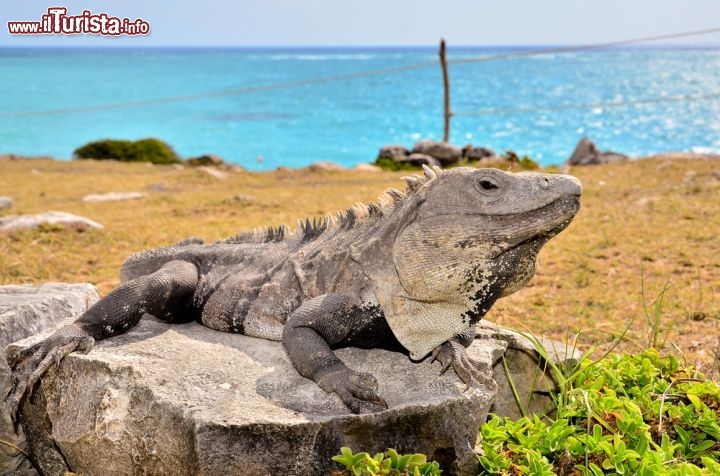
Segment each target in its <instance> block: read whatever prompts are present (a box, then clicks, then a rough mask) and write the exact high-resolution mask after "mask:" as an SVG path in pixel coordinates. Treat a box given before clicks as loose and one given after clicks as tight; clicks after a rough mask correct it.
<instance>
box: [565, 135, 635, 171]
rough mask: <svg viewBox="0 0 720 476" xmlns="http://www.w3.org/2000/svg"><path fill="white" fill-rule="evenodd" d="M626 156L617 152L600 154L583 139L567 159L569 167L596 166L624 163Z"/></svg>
mask: <svg viewBox="0 0 720 476" xmlns="http://www.w3.org/2000/svg"><path fill="white" fill-rule="evenodd" d="M626 160H628V156H627V155H625V154H620V153H617V152H610V151H607V152H601V151H600V150H598V148H597V146H596V145H595V143H594V142H593V141H591V140H590V139H588V138H587V137H583V138H582V139H580V141H579V142H578V144H577V146H575V150H574V151H573V153H572V155H571V156H570V158H569V159H568V164H569V165H598V164H611V163H617V162H625V161H626Z"/></svg>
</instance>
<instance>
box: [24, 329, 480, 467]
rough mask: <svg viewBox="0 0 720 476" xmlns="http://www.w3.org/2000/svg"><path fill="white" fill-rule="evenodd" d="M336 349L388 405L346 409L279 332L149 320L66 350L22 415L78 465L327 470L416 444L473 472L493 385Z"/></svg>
mask: <svg viewBox="0 0 720 476" xmlns="http://www.w3.org/2000/svg"><path fill="white" fill-rule="evenodd" d="M28 343H29V342H23V343H22V344H23V345H27V344H28ZM488 343H489V344H490V345H494V344H492V342H490V341H488V342H486V344H488ZM337 353H338V356H339V357H340V358H341V359H342V360H343V361H345V362H346V363H347V364H348V365H349V366H350V367H351V368H354V369H355V370H358V371H364V372H371V373H372V374H373V375H375V376H376V377H377V379H378V382H379V391H380V394H381V395H382V396H383V397H384V398H385V399H386V401H387V402H388V404H389V406H390V409H389V410H387V411H385V412H382V413H377V414H370V415H353V414H350V413H349V411H348V410H347V408H345V407H344V405H343V404H342V402H341V401H340V400H339V399H338V398H337V397H336V396H334V395H329V394H326V393H325V392H323V391H322V390H320V388H318V387H317V386H316V385H315V384H314V383H313V382H312V381H310V380H307V379H304V378H303V377H301V376H300V375H299V374H298V373H297V371H296V370H295V369H294V368H293V367H292V365H291V364H290V362H289V361H288V359H287V357H286V355H285V352H284V351H283V348H282V344H280V343H278V342H271V341H266V340H262V339H254V338H251V337H246V336H242V335H238V334H226V333H221V332H216V331H213V330H210V329H207V328H205V327H202V326H201V325H199V324H195V323H190V324H181V325H168V324H165V323H161V322H159V321H156V320H154V319H148V318H145V319H143V320H142V321H141V323H140V324H139V326H138V327H137V328H135V329H134V330H133V331H131V332H129V333H128V334H125V335H123V336H119V337H116V338H113V339H110V340H107V341H103V342H98V343H97V344H96V346H95V348H94V349H93V350H92V352H90V354H88V355H78V354H71V355H70V356H68V357H66V358H65V359H64V360H63V362H62V363H61V365H60V366H59V368H57V369H53V370H51V371H49V372H48V374H47V375H46V376H45V378H44V379H43V381H42V385H41V386H40V387H39V392H42V395H40V396H38V397H37V398H35V399H34V400H33V401H31V402H27V403H25V405H24V407H23V417H24V419H25V421H26V422H28V426H29V431H30V432H31V433H32V434H33V435H36V438H35V440H34V441H38V442H40V446H39V447H35V448H34V450H35V453H36V454H42V455H43V457H44V458H46V459H50V458H51V455H52V454H54V453H57V449H56V448H59V450H60V451H61V452H62V455H63V457H64V459H65V461H67V463H68V467H67V468H65V469H67V470H72V471H74V472H77V473H82V474H108V475H111V474H134V473H152V474H173V475H175V474H177V475H182V474H258V475H261V474H294V475H317V474H329V473H330V472H331V471H332V469H333V468H337V467H336V466H335V464H334V463H332V461H331V460H330V458H331V457H332V456H333V455H334V454H337V452H338V451H339V449H340V447H341V446H349V447H351V448H353V449H355V450H356V451H361V450H362V451H369V452H371V453H372V452H377V451H382V450H384V449H386V448H388V447H393V448H396V449H397V450H398V451H400V452H422V453H425V454H427V455H428V457H430V458H433V459H436V460H438V461H440V462H441V464H442V466H443V467H444V468H447V470H448V472H451V470H452V472H455V473H456V474H460V475H470V474H473V475H474V474H477V469H478V468H477V457H476V455H475V453H474V452H473V447H474V444H475V441H476V437H477V432H478V429H479V426H480V424H481V423H482V422H483V421H484V420H485V418H486V415H487V410H488V408H489V405H490V402H491V400H492V396H493V395H492V393H491V392H489V391H488V390H487V389H486V388H485V387H476V388H471V389H470V390H468V391H464V390H465V385H464V384H463V383H462V382H461V381H460V380H459V379H458V378H457V376H455V375H454V374H452V372H447V373H446V374H444V375H442V376H440V375H439V373H440V365H439V363H438V362H435V363H432V364H431V363H430V362H429V359H427V360H425V361H423V362H421V363H413V362H411V361H410V360H409V359H408V358H407V356H405V355H403V354H400V353H396V352H389V351H385V350H381V349H371V350H365V349H355V348H349V349H341V350H339V351H338V352H337ZM31 422H33V423H31ZM43 445H44V446H43ZM52 468H54V469H52V470H57V468H56V467H54V466H53V467H52ZM453 468H454V469H453Z"/></svg>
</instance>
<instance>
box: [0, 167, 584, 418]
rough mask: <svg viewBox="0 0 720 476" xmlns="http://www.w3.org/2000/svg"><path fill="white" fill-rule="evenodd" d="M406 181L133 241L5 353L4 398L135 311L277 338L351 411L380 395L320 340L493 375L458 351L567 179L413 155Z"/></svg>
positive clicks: (13, 397)
mask: <svg viewBox="0 0 720 476" xmlns="http://www.w3.org/2000/svg"><path fill="white" fill-rule="evenodd" d="M405 181H406V183H407V187H406V190H405V192H404V193H403V192H399V191H397V190H393V189H391V190H388V191H387V192H385V194H383V195H382V196H381V197H380V199H379V201H378V203H372V204H370V205H362V204H357V205H356V206H354V207H352V208H350V209H348V210H346V211H344V212H342V213H338V214H336V215H333V216H329V217H327V218H325V219H321V220H319V221H318V220H315V221H313V222H310V221H308V220H306V221H301V222H300V224H299V225H298V227H297V229H296V231H295V232H294V233H290V232H289V231H288V230H287V229H286V228H284V227H280V228H267V229H264V230H256V231H253V232H249V233H245V234H241V235H239V236H237V237H235V238H231V239H229V240H226V241H222V242H217V243H213V244H207V245H206V244H203V243H202V241H201V240H199V239H188V240H184V241H182V242H179V243H177V244H175V245H173V246H169V247H167V248H160V249H156V250H148V251H143V252H141V253H137V254H135V255H133V256H131V257H130V258H128V260H127V261H126V262H125V263H124V265H123V267H122V270H121V285H120V287H118V288H117V289H115V290H114V291H112V292H111V293H110V294H108V295H107V296H106V297H105V298H103V299H102V300H101V301H99V302H98V303H97V304H96V305H95V306H93V307H92V308H91V309H89V310H88V311H87V312H86V313H85V314H83V315H82V316H81V317H80V318H79V319H78V320H77V321H76V322H75V323H73V324H72V325H70V326H66V327H64V328H62V329H60V330H59V331H57V332H56V333H55V334H53V335H52V336H50V337H48V338H47V339H46V340H44V341H42V342H40V343H38V344H36V345H34V346H32V347H29V348H27V349H24V350H22V351H19V352H17V353H13V354H12V355H8V362H9V363H10V365H11V366H12V367H13V375H14V386H13V389H12V390H11V393H10V395H9V397H8V398H9V400H10V402H11V406H12V407H13V408H14V409H17V407H18V405H19V404H20V401H21V400H22V398H24V396H25V395H26V393H28V389H31V388H32V386H33V385H34V384H35V382H36V381H37V380H38V379H39V378H40V377H41V376H42V374H43V373H44V372H45V371H46V370H47V369H48V368H49V366H50V365H51V364H52V363H53V362H55V361H59V360H60V359H61V358H62V357H63V356H65V355H67V354H68V353H70V352H73V351H75V350H80V351H89V350H90V349H91V348H92V345H93V343H94V341H95V340H99V339H105V338H109V337H112V336H115V335H118V334H120V333H123V332H126V331H127V330H129V329H130V328H132V327H133V326H134V325H136V324H137V322H138V321H139V320H140V318H141V316H142V315H143V314H144V313H149V314H152V315H155V316H157V317H159V318H161V319H164V320H167V321H168V322H187V321H189V320H193V319H196V320H199V321H200V322H202V324H203V325H205V326H207V327H210V328H213V329H216V330H219V331H224V332H235V333H242V334H246V335H249V336H253V337H259V338H264V339H272V340H281V341H282V342H283V344H284V347H285V349H286V351H287V353H288V356H289V357H290V360H291V361H292V363H293V365H294V366H295V368H296V369H297V370H298V372H300V374H302V375H303V376H305V377H307V378H310V379H312V380H314V381H315V382H316V383H317V384H318V385H319V386H320V387H321V388H323V389H324V390H325V391H327V392H334V393H336V394H337V395H338V396H339V397H340V398H341V399H342V400H343V402H344V403H345V404H346V405H347V406H348V407H349V408H350V409H351V410H352V411H354V412H356V413H362V412H372V411H379V410H382V409H384V408H386V407H387V405H386V404H385V402H384V400H383V399H382V398H381V397H380V396H379V395H378V394H377V383H376V381H375V379H374V378H373V377H372V376H371V375H369V374H362V373H358V372H355V371H353V370H351V369H350V368H348V367H347V366H346V365H345V364H344V363H343V362H341V361H340V360H339V359H338V358H337V357H336V356H335V354H334V353H333V351H332V349H333V348H337V347H342V346H349V345H352V346H359V347H366V348H374V347H383V348H389V349H395V350H399V351H405V352H407V353H409V355H410V357H411V358H412V359H414V360H419V359H422V358H424V357H426V356H427V355H428V354H432V356H433V357H434V358H437V359H439V360H440V361H441V362H442V364H443V367H444V369H447V368H450V367H452V368H453V369H454V370H455V371H456V372H457V374H458V375H459V376H460V377H461V378H462V380H463V381H465V382H466V383H468V384H472V383H484V384H488V385H492V380H491V379H490V375H489V369H486V368H482V367H481V366H480V365H479V364H477V363H475V362H472V361H471V360H469V359H468V358H467V356H466V354H465V347H467V346H468V345H470V343H471V342H472V338H473V336H474V330H473V324H475V323H476V322H477V321H478V320H480V319H481V318H482V317H483V316H484V315H485V313H487V311H488V310H489V309H490V307H491V306H492V305H493V303H494V302H495V301H496V300H497V299H499V298H501V297H503V296H506V295H508V294H510V293H512V292H515V291H516V290H518V289H520V288H521V287H522V286H523V285H524V284H525V283H526V282H527V281H528V280H529V279H530V278H531V277H532V275H533V273H534V270H535V260H536V257H537V253H538V252H539V250H540V248H541V247H542V246H543V245H544V244H545V243H546V242H547V241H548V240H549V239H550V238H552V237H553V236H555V235H556V234H557V233H559V232H560V231H561V230H563V229H564V228H565V227H566V226H567V225H568V224H569V223H570V221H571V220H572V218H573V217H574V215H575V214H576V212H577V210H578V208H579V197H580V193H581V187H580V183H579V181H578V180H577V179H575V178H573V177H569V176H565V175H546V174H536V173H518V174H510V173H506V172H501V171H499V170H494V169H469V168H457V169H453V170H450V171H447V172H442V171H441V170H439V169H430V168H425V176H424V177H420V176H413V177H406V178H405Z"/></svg>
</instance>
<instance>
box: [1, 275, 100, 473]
mask: <svg viewBox="0 0 720 476" xmlns="http://www.w3.org/2000/svg"><path fill="white" fill-rule="evenodd" d="M97 300H98V294H97V291H96V290H95V287H94V286H92V285H90V284H63V283H47V284H42V285H8V286H0V350H4V349H5V346H7V345H8V344H9V343H11V342H14V341H17V340H20V339H24V338H26V337H28V336H31V335H35V334H37V333H40V332H43V331H45V330H47V329H55V328H57V327H58V326H60V325H63V324H65V323H67V322H70V321H72V320H74V319H75V318H77V317H78V316H79V315H80V314H82V313H83V312H85V310H86V309H87V308H88V307H89V306H91V305H92V304H93V303H94V302H95V301H97ZM9 377H10V369H9V367H8V365H7V363H6V361H5V356H4V353H2V352H0V395H3V396H4V395H5V394H6V393H7V391H8V390H9V385H10V380H9ZM0 438H2V439H3V440H5V441H8V442H10V443H12V444H14V445H15V446H18V447H20V448H23V449H26V444H25V438H24V435H23V434H22V433H20V434H18V433H16V432H15V430H14V428H13V425H12V422H11V421H10V415H9V414H8V410H7V407H6V406H5V402H4V401H3V400H0ZM27 466H28V463H27V461H26V460H25V458H24V456H22V454H21V453H20V452H18V451H16V450H13V449H12V448H10V447H9V446H6V445H0V473H2V474H5V473H6V472H11V471H18V470H22V469H25V468H26V467H27Z"/></svg>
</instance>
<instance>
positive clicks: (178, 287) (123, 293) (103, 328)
mask: <svg viewBox="0 0 720 476" xmlns="http://www.w3.org/2000/svg"><path fill="white" fill-rule="evenodd" d="M197 282H198V272H197V268H195V265H193V264H191V263H188V262H184V261H171V262H169V263H167V264H165V265H164V266H163V267H162V268H160V269H159V270H157V271H156V272H154V273H152V274H149V275H147V276H141V277H139V278H136V279H133V280H131V281H127V282H125V283H123V284H122V285H121V286H120V287H118V288H116V289H115V290H113V291H112V292H111V293H110V294H108V295H107V296H105V297H104V298H102V299H101V300H100V301H98V302H97V303H95V305H93V306H92V307H91V308H90V309H88V310H87V311H86V312H85V313H84V314H83V315H82V316H80V317H79V318H78V319H77V320H76V321H75V322H74V323H72V324H70V325H68V326H65V327H62V328H61V329H59V330H58V331H56V332H55V333H54V334H52V335H51V336H50V337H48V338H47V339H45V340H42V341H40V342H38V343H37V344H35V345H33V346H30V347H28V348H26V349H22V350H20V351H16V352H8V353H7V356H6V358H7V361H8V364H9V365H10V367H11V368H12V371H13V375H12V381H13V382H12V383H13V384H12V387H11V390H10V393H9V395H8V397H7V401H8V402H9V405H10V410H11V412H12V413H11V414H12V416H13V418H14V417H15V414H16V412H17V409H18V407H19V405H20V402H21V401H22V399H23V398H24V397H25V395H26V393H29V392H28V390H30V391H32V388H33V386H34V385H35V383H36V382H37V381H38V380H39V379H40V378H41V377H42V376H43V375H44V374H45V372H46V371H47V370H48V369H49V368H50V366H51V365H52V364H53V363H60V361H61V360H62V358H63V357H65V356H66V355H68V354H69V353H71V352H74V351H76V350H78V351H82V352H89V351H90V349H92V347H93V344H94V342H95V341H96V340H100V339H107V338H108V337H113V336H117V335H120V334H122V333H124V332H126V331H128V330H129V329H131V328H132V327H134V326H135V325H137V323H138V322H139V321H140V318H141V317H142V315H143V314H145V313H149V314H153V315H155V316H156V317H158V318H161V319H164V320H168V321H170V322H178V321H180V320H187V319H181V318H182V317H183V313H181V312H179V311H180V310H181V309H182V307H183V306H187V311H186V313H185V314H186V315H190V316H192V312H190V311H191V309H189V306H190V304H191V303H192V296H193V293H194V292H195V287H196V286H197Z"/></svg>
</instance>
